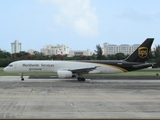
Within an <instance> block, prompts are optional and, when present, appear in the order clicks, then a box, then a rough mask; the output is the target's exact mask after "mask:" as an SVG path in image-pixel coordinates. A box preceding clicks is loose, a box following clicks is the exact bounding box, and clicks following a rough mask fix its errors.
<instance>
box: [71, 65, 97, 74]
mask: <svg viewBox="0 0 160 120" xmlns="http://www.w3.org/2000/svg"><path fill="white" fill-rule="evenodd" d="M97 67H98V66H90V67H80V68H73V69H69V70H68V71H71V72H72V73H88V72H89V71H92V70H94V69H96V68H97Z"/></svg>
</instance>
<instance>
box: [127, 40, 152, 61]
mask: <svg viewBox="0 0 160 120" xmlns="http://www.w3.org/2000/svg"><path fill="white" fill-rule="evenodd" d="M153 40H154V38H147V39H146V40H145V41H144V42H143V43H142V44H141V45H140V46H139V47H138V48H137V49H136V50H135V51H134V52H133V53H132V54H131V55H130V56H129V57H127V58H126V59H125V61H127V62H139V63H144V62H145V61H146V59H147V57H148V55H149V51H150V49H151V45H152V43H153Z"/></svg>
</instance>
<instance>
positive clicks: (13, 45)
mask: <svg viewBox="0 0 160 120" xmlns="http://www.w3.org/2000/svg"><path fill="white" fill-rule="evenodd" d="M21 46H22V43H20V42H19V41H18V40H15V41H14V42H13V43H11V53H18V52H20V51H21Z"/></svg>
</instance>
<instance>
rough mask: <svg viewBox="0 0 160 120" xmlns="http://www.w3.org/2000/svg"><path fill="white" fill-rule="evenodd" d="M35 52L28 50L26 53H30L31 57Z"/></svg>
mask: <svg viewBox="0 0 160 120" xmlns="http://www.w3.org/2000/svg"><path fill="white" fill-rule="evenodd" d="M35 51H36V50H33V49H29V50H28V53H30V54H31V55H33V54H34V52H35Z"/></svg>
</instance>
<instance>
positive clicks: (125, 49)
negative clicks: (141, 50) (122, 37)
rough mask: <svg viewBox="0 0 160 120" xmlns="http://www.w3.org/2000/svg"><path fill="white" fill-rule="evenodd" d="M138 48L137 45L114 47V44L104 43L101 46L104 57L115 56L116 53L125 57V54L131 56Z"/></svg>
mask: <svg viewBox="0 0 160 120" xmlns="http://www.w3.org/2000/svg"><path fill="white" fill-rule="evenodd" d="M138 47H139V44H134V45H128V44H122V45H115V44H108V43H104V44H103V50H104V51H103V52H104V55H108V54H116V53H124V54H125V55H127V54H132V53H133V52H134V51H135V50H136V49H137V48H138Z"/></svg>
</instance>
